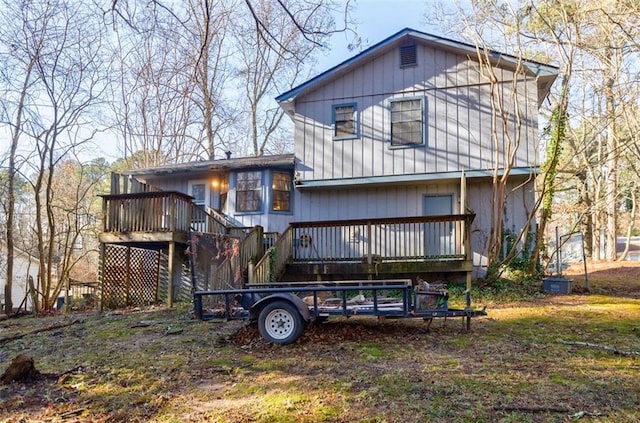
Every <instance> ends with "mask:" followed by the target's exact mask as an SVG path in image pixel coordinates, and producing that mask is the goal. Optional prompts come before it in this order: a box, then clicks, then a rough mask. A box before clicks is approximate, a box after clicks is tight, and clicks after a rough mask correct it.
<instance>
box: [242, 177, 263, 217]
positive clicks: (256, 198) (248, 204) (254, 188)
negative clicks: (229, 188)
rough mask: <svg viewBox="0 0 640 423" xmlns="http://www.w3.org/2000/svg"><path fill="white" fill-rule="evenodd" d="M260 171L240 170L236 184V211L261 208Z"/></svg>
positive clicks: (249, 210)
mask: <svg viewBox="0 0 640 423" xmlns="http://www.w3.org/2000/svg"><path fill="white" fill-rule="evenodd" d="M261 194H262V172H240V173H238V183H237V186H236V211H239V212H253V211H260V210H261V209H262V195H261Z"/></svg>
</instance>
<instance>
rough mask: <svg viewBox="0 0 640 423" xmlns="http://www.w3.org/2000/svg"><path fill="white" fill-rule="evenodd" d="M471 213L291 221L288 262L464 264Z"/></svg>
mask: <svg viewBox="0 0 640 423" xmlns="http://www.w3.org/2000/svg"><path fill="white" fill-rule="evenodd" d="M474 217H475V215H473V214H464V215H443V216H416V217H404V218H402V217H401V218H388V219H362V220H341V221H325V222H294V223H292V225H291V226H292V227H293V243H294V248H293V255H292V259H293V261H294V262H295V261H303V262H314V261H319V262H323V263H326V262H340V261H346V262H349V261H367V262H369V263H372V262H375V261H378V260H383V261H394V260H395V261H411V260H464V259H467V258H468V257H469V255H470V246H469V239H470V234H469V230H470V226H471V222H472V221H473V219H474Z"/></svg>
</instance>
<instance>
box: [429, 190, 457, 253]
mask: <svg viewBox="0 0 640 423" xmlns="http://www.w3.org/2000/svg"><path fill="white" fill-rule="evenodd" d="M422 214H423V215H424V216H440V215H451V214H453V194H437V195H425V196H424V197H423V199H422ZM424 248H425V257H429V258H438V257H442V256H450V255H452V254H454V252H455V245H454V236H453V224H452V223H451V222H429V223H426V224H425V228H424Z"/></svg>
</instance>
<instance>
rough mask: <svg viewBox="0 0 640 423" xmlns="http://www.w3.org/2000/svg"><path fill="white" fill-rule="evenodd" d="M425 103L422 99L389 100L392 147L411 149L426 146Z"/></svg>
mask: <svg viewBox="0 0 640 423" xmlns="http://www.w3.org/2000/svg"><path fill="white" fill-rule="evenodd" d="M423 103H424V99H423V98H422V97H403V98H398V99H391V100H389V111H390V115H391V119H390V122H391V128H390V129H391V134H390V138H391V146H392V147H411V146H417V145H423V144H424V119H423V117H424V104H423Z"/></svg>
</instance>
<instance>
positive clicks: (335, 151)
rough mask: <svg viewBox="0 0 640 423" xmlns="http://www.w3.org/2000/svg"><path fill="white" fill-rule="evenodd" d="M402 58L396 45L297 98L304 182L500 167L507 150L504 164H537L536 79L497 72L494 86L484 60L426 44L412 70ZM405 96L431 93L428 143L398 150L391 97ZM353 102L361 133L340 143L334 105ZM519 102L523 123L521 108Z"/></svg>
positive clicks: (427, 105) (425, 98)
mask: <svg viewBox="0 0 640 423" xmlns="http://www.w3.org/2000/svg"><path fill="white" fill-rule="evenodd" d="M398 56H399V55H398V51H397V49H391V50H389V51H387V52H386V53H384V54H382V55H380V56H378V57H375V58H372V60H371V61H369V62H367V63H365V64H364V65H362V66H360V67H358V68H356V69H354V70H353V71H352V72H350V73H348V74H346V75H344V76H342V77H340V78H337V79H334V80H332V81H330V82H329V83H327V84H325V85H323V86H321V87H320V88H318V89H316V90H314V91H312V92H309V93H307V94H305V95H301V96H300V97H299V98H298V99H296V109H295V110H296V114H295V131H296V132H295V136H296V140H297V142H296V156H297V157H298V158H300V159H301V166H299V168H298V170H299V172H300V178H301V180H303V181H304V180H327V179H344V178H358V177H370V176H388V175H406V174H421V173H438V172H451V171H459V170H461V169H467V170H468V169H493V168H494V167H495V161H496V155H495V154H494V151H496V148H497V149H499V151H501V152H502V153H504V154H503V155H502V156H501V157H500V158H499V160H500V163H499V164H498V167H499V168H503V167H504V162H503V161H504V160H505V158H504V156H505V155H509V156H511V157H512V160H513V166H515V167H528V166H533V165H536V164H537V161H538V158H537V140H536V129H537V128H536V126H537V119H538V112H537V85H536V81H535V80H534V79H533V78H523V77H521V78H520V79H519V80H518V81H516V82H514V81H513V78H514V73H513V72H511V71H507V70H504V69H496V70H495V72H496V75H497V77H498V78H499V79H500V80H501V82H500V83H499V84H498V85H499V86H493V87H492V85H491V84H489V83H488V82H487V81H486V78H484V77H483V76H481V74H480V69H479V64H478V63H477V62H476V61H473V60H470V59H469V58H467V57H465V56H463V55H459V54H454V53H451V52H446V51H442V50H437V49H434V48H431V47H428V46H420V45H418V65H417V66H412V67H407V68H400V66H399V62H398ZM514 88H515V89H514ZM492 91H493V92H494V98H495V99H498V100H500V103H501V104H502V107H503V108H504V109H505V110H509V111H510V113H509V115H508V117H509V119H508V120H509V123H508V125H509V127H508V128H507V131H505V128H503V124H502V120H501V118H500V117H494V114H495V113H494V112H493V108H494V107H495V106H492V101H491V96H492V94H491V93H492ZM401 97H421V98H423V102H424V103H423V104H424V120H425V127H424V128H423V131H424V135H425V137H424V138H425V143H424V145H422V146H417V147H406V148H390V143H389V138H390V123H389V110H388V109H389V100H390V99H393V98H401ZM345 103H355V104H356V108H357V112H356V125H357V134H358V136H357V137H356V138H352V139H341V140H334V139H333V127H332V123H333V122H332V106H334V105H337V104H345ZM495 104H497V103H496V102H494V105H495ZM516 104H517V108H518V109H519V111H520V121H519V122H517V120H518V119H516V116H515V114H514V113H513V110H515V108H516ZM516 128H520V129H519V131H516ZM516 132H517V133H516ZM509 146H511V147H512V148H511V150H509V148H508V147H509Z"/></svg>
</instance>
